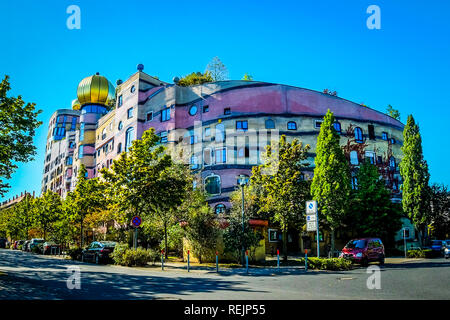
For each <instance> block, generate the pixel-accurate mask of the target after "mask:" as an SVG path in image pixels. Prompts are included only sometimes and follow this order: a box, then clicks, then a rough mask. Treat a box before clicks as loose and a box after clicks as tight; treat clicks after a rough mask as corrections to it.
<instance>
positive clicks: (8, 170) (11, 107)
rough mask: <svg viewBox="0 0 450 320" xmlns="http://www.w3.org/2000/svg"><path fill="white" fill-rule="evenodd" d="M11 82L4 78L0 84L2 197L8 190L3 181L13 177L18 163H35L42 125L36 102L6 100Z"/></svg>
mask: <svg viewBox="0 0 450 320" xmlns="http://www.w3.org/2000/svg"><path fill="white" fill-rule="evenodd" d="M8 79H9V77H8V76H5V78H4V79H3V80H2V82H1V83H0V196H3V194H4V193H5V192H6V191H7V189H8V188H9V185H8V184H7V183H4V182H3V180H2V178H4V179H10V178H11V175H12V173H13V172H14V171H15V169H17V164H16V163H17V162H27V161H30V160H33V156H34V155H35V154H36V147H35V146H34V145H33V137H34V135H35V130H36V128H38V127H39V126H40V125H41V124H42V122H41V121H38V120H37V117H38V115H39V114H40V113H41V112H42V110H38V111H36V110H35V104H34V103H26V104H25V102H24V101H23V100H22V97H21V96H20V95H19V96H17V97H7V93H8V91H9V90H10V89H11V87H10V84H9V81H8Z"/></svg>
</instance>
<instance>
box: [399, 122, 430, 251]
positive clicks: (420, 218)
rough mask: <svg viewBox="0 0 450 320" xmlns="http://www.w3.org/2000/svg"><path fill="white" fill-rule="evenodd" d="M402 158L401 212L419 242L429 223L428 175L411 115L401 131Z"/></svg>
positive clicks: (416, 129)
mask: <svg viewBox="0 0 450 320" xmlns="http://www.w3.org/2000/svg"><path fill="white" fill-rule="evenodd" d="M401 150H402V152H403V158H402V161H401V162H400V165H399V167H400V175H401V176H402V179H403V184H402V193H403V194H402V195H403V199H402V205H403V211H404V212H405V213H406V214H407V215H408V216H409V218H410V219H411V220H412V221H413V223H414V224H415V226H416V227H417V228H418V230H419V237H420V241H421V242H422V236H423V234H424V228H425V225H426V224H427V223H428V222H429V220H430V217H429V214H428V213H429V211H430V207H429V189H428V182H429V179H430V174H429V172H428V164H427V162H426V161H425V159H424V158H423V151H422V137H421V136H420V132H419V126H418V125H417V124H416V123H415V121H414V118H413V116H412V115H409V116H408V120H407V122H406V126H405V128H404V129H403V146H402V147H401Z"/></svg>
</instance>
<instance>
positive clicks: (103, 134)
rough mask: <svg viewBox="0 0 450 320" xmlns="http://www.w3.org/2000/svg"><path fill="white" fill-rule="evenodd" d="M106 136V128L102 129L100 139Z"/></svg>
mask: <svg viewBox="0 0 450 320" xmlns="http://www.w3.org/2000/svg"><path fill="white" fill-rule="evenodd" d="M105 138H106V128H104V129H103V130H102V140H104V139H105Z"/></svg>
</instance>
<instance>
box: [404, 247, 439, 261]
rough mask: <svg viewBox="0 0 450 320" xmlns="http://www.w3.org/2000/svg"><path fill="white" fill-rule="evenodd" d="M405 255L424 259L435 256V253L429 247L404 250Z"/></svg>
mask: <svg viewBox="0 0 450 320" xmlns="http://www.w3.org/2000/svg"><path fill="white" fill-rule="evenodd" d="M406 256H407V257H408V258H426V259H430V258H434V257H436V256H437V254H436V253H435V252H434V251H433V250H431V249H425V250H422V249H418V250H408V251H406Z"/></svg>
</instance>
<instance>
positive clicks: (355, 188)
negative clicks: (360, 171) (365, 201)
mask: <svg viewBox="0 0 450 320" xmlns="http://www.w3.org/2000/svg"><path fill="white" fill-rule="evenodd" d="M352 189H353V190H358V178H356V177H352Z"/></svg>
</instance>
